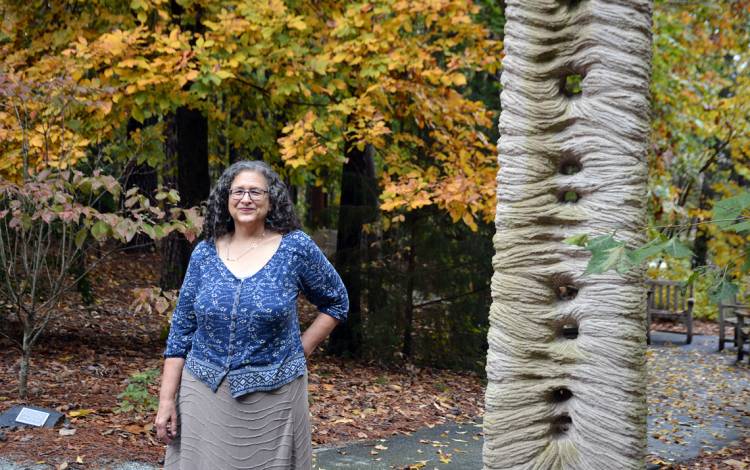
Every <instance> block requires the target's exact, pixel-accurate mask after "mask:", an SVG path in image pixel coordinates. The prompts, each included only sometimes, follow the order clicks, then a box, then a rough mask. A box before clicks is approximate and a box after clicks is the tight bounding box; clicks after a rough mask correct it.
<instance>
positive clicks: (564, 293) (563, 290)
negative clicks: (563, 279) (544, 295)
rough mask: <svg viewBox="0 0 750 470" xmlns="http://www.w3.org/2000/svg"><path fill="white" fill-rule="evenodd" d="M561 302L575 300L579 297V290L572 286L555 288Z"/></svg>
mask: <svg viewBox="0 0 750 470" xmlns="http://www.w3.org/2000/svg"><path fill="white" fill-rule="evenodd" d="M555 294H556V295H557V298H558V299H559V300H573V299H575V297H576V295H578V288H577V287H575V286H571V285H561V286H557V287H556V288H555Z"/></svg>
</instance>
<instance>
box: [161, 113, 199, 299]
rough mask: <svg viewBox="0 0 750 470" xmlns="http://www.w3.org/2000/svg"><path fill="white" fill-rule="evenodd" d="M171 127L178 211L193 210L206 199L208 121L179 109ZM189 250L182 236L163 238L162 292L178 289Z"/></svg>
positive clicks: (189, 247) (196, 114)
mask: <svg viewBox="0 0 750 470" xmlns="http://www.w3.org/2000/svg"><path fill="white" fill-rule="evenodd" d="M174 123H175V125H174V133H175V136H176V142H175V143H174V145H175V149H174V150H176V160H177V190H178V191H179V193H180V204H181V205H182V207H192V206H197V205H200V204H201V203H202V202H203V201H205V200H206V199H207V198H208V194H209V191H210V187H211V182H210V178H209V175H208V120H207V119H206V117H205V116H203V114H202V113H201V112H200V111H198V110H195V109H189V108H185V107H182V108H179V109H177V113H176V115H175V117H174ZM169 141H170V139H168V142H169ZM167 153H170V152H167ZM191 249H192V247H191V245H190V243H189V242H188V241H187V240H186V239H185V238H184V237H183V236H181V235H179V234H170V236H169V237H167V239H166V241H165V243H164V255H163V259H162V273H161V282H160V284H161V287H162V288H163V289H176V288H179V287H180V285H181V284H182V278H183V277H184V276H185V271H186V270H187V265H188V261H189V260H190V252H191Z"/></svg>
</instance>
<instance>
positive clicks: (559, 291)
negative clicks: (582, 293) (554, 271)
mask: <svg viewBox="0 0 750 470" xmlns="http://www.w3.org/2000/svg"><path fill="white" fill-rule="evenodd" d="M550 283H551V284H552V290H553V291H554V292H555V296H556V297H557V299H558V300H573V299H574V298H575V297H576V296H577V295H578V287H577V286H576V285H575V283H574V282H573V278H571V277H570V276H568V275H565V274H561V275H556V276H554V277H553V278H552V280H551V282H550Z"/></svg>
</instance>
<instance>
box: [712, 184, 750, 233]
mask: <svg viewBox="0 0 750 470" xmlns="http://www.w3.org/2000/svg"><path fill="white" fill-rule="evenodd" d="M748 207H750V192H747V191H746V192H744V193H741V194H738V195H737V196H734V197H730V198H727V199H722V200H721V201H719V202H717V203H716V204H715V205H714V223H715V224H716V225H717V226H718V227H719V228H720V229H722V230H727V229H728V227H730V226H732V225H735V222H736V220H737V217H739V216H740V214H741V213H742V211H744V210H745V209H747V208H748Z"/></svg>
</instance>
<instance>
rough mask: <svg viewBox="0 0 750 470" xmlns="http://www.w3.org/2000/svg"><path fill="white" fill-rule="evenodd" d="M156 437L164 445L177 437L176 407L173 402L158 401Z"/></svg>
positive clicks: (155, 421)
mask: <svg viewBox="0 0 750 470" xmlns="http://www.w3.org/2000/svg"><path fill="white" fill-rule="evenodd" d="M154 426H155V427H156V437H157V439H159V440H160V441H162V442H164V443H165V444H169V443H170V442H172V439H174V438H175V437H177V405H176V404H175V401H174V400H160V401H159V410H158V411H157V412H156V420H154Z"/></svg>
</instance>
